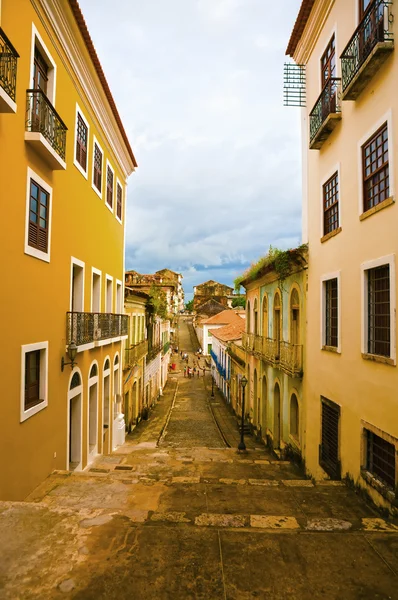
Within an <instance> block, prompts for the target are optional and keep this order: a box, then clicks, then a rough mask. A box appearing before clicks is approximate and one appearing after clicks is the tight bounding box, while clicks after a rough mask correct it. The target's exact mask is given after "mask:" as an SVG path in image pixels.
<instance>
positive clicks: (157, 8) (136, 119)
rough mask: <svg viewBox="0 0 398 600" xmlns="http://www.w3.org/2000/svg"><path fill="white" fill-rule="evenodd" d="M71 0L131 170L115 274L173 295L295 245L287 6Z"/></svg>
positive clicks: (297, 208) (287, 0)
mask: <svg viewBox="0 0 398 600" xmlns="http://www.w3.org/2000/svg"><path fill="white" fill-rule="evenodd" d="M111 5H112V7H113V12H112V14H110V11H109V6H110V3H109V0H80V6H81V8H82V11H83V14H84V16H85V18H86V21H87V25H88V28H89V31H90V33H91V36H92V39H93V41H94V44H95V47H96V49H97V52H98V55H99V58H100V61H101V64H102V66H103V69H104V71H105V74H106V77H107V79H108V82H109V85H110V87H111V90H112V93H113V95H114V98H115V100H116V104H117V106H118V109H119V112H120V114H121V117H122V120H123V123H124V125H125V128H126V131H127V134H128V136H129V139H130V141H131V145H132V148H133V151H134V154H135V156H136V159H137V162H138V169H137V170H136V172H135V173H134V174H133V175H132V176H131V177H130V180H129V189H128V207H127V229H126V268H128V269H136V270H137V271H139V272H141V273H150V272H154V271H156V270H159V269H162V268H164V267H168V268H171V269H173V270H174V271H178V272H181V273H182V274H183V276H184V280H183V283H184V289H185V293H186V299H190V298H191V297H192V287H193V286H194V285H197V284H199V283H202V282H204V281H206V280H208V279H215V280H217V281H220V282H222V283H226V284H228V285H232V282H233V279H234V278H235V277H236V276H237V275H238V274H240V273H241V272H242V271H243V270H244V269H245V268H246V267H247V266H248V265H249V264H250V263H251V262H252V261H253V260H256V259H257V258H258V257H260V256H262V255H264V254H265V253H266V252H267V249H268V247H269V245H270V244H272V245H273V246H277V247H280V248H287V247H293V246H295V245H297V244H299V243H300V239H301V237H300V236H301V233H300V229H301V199H300V195H301V191H300V168H301V166H300V142H299V134H300V131H299V130H300V128H299V109H297V108H285V107H283V99H282V93H283V63H284V61H285V56H284V52H285V48H286V46H287V43H288V40H289V36H290V32H291V29H292V27H293V24H294V21H295V18H296V16H297V13H298V9H299V6H300V0H283V2H277V3H273V2H270V1H269V0H168V1H167V2H166V1H165V0H114V1H113V2H112V3H111Z"/></svg>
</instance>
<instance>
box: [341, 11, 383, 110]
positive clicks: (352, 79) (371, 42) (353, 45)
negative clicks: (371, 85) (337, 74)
mask: <svg viewBox="0 0 398 600" xmlns="http://www.w3.org/2000/svg"><path fill="white" fill-rule="evenodd" d="M391 5H392V2H391V0H373V2H372V3H371V5H370V7H369V8H368V10H367V11H366V13H365V15H364V17H363V19H362V21H361V22H360V23H359V25H358V27H357V28H356V30H355V31H354V34H353V36H352V38H351V39H350V41H349V42H348V44H347V46H346V47H345V49H344V51H343V53H342V55H341V57H340V58H341V74H342V86H343V94H342V97H343V100H356V99H357V97H358V96H359V94H360V93H361V92H362V90H363V89H364V88H365V86H366V85H367V83H368V81H369V80H370V79H371V78H372V77H373V75H375V73H376V72H377V71H378V69H379V67H380V65H381V64H382V63H383V62H384V61H385V60H386V59H387V57H388V55H389V53H390V52H391V50H393V48H394V39H393V33H392V22H393V15H392V13H391V9H390V7H391Z"/></svg>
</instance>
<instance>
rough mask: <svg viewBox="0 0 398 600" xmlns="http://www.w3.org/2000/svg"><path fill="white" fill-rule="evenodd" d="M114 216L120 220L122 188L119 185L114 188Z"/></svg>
mask: <svg viewBox="0 0 398 600" xmlns="http://www.w3.org/2000/svg"><path fill="white" fill-rule="evenodd" d="M116 215H117V217H118V218H119V219H120V220H122V188H121V186H120V185H119V184H117V187H116Z"/></svg>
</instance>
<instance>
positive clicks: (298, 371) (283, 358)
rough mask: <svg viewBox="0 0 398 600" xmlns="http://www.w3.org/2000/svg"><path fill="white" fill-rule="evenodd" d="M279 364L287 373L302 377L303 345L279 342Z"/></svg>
mask: <svg viewBox="0 0 398 600" xmlns="http://www.w3.org/2000/svg"><path fill="white" fill-rule="evenodd" d="M279 345H280V355H279V365H280V368H281V369H282V370H283V371H285V372H286V373H287V374H288V375H292V376H293V377H294V376H296V377H302V375H303V346H301V345H300V344H290V342H280V343H279Z"/></svg>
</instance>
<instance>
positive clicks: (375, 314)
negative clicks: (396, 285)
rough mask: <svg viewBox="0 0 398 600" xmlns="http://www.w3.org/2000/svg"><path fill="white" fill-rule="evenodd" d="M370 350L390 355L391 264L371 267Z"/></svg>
mask: <svg viewBox="0 0 398 600" xmlns="http://www.w3.org/2000/svg"><path fill="white" fill-rule="evenodd" d="M367 276H368V352H369V354H377V355H380V356H390V339H391V335H390V266H389V265H383V266H381V267H376V268H375V269H369V270H368V272H367Z"/></svg>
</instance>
